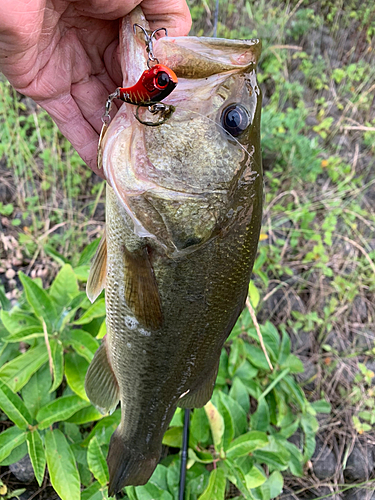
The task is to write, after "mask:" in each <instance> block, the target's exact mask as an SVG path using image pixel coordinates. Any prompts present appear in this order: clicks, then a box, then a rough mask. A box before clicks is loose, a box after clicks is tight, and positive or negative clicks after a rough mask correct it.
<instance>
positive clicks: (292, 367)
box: [281, 354, 305, 373]
mask: <svg viewBox="0 0 375 500" xmlns="http://www.w3.org/2000/svg"><path fill="white" fill-rule="evenodd" d="M281 368H289V371H290V373H302V372H304V371H305V368H304V366H303V363H302V361H301V360H300V359H299V358H298V357H297V356H295V355H294V354H289V356H288V358H287V359H286V360H285V361H284V363H283V365H282V366H281Z"/></svg>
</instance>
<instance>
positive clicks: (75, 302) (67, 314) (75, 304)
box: [58, 292, 90, 331]
mask: <svg viewBox="0 0 375 500" xmlns="http://www.w3.org/2000/svg"><path fill="white" fill-rule="evenodd" d="M88 307H90V301H89V299H88V298H87V295H86V293H85V292H80V293H79V294H78V295H76V296H75V297H74V299H72V300H71V301H70V302H69V303H68V304H66V306H65V310H64V311H63V314H62V315H61V318H60V321H59V323H58V328H59V330H60V331H62V330H63V328H64V327H65V326H66V325H67V324H68V323H70V322H71V321H73V319H74V317H75V315H76V313H77V311H78V309H87V308H88Z"/></svg>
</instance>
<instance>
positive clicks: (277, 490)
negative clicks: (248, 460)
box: [267, 471, 284, 498]
mask: <svg viewBox="0 0 375 500" xmlns="http://www.w3.org/2000/svg"><path fill="white" fill-rule="evenodd" d="M267 483H268V486H269V488H270V493H271V498H276V497H277V496H279V495H280V494H281V492H282V491H283V486H284V478H283V476H282V475H281V474H280V472H278V471H275V472H272V474H271V475H270V477H269V478H268V479H267Z"/></svg>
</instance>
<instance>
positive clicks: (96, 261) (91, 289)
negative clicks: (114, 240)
mask: <svg viewBox="0 0 375 500" xmlns="http://www.w3.org/2000/svg"><path fill="white" fill-rule="evenodd" d="M106 276H107V239H106V234H105V230H104V234H103V237H102V239H101V240H100V243H99V246H98V248H97V250H96V253H95V256H94V258H93V261H92V264H91V268H90V274H89V279H88V280H87V285H86V293H87V297H88V298H89V300H90V302H95V300H96V298H97V297H98V296H99V295H100V293H101V291H102V290H103V288H105V279H106Z"/></svg>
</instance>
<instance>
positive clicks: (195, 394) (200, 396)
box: [177, 364, 219, 408]
mask: <svg viewBox="0 0 375 500" xmlns="http://www.w3.org/2000/svg"><path fill="white" fill-rule="evenodd" d="M218 369H219V364H217V365H216V366H215V369H214V370H213V372H212V373H211V375H210V376H209V377H208V378H207V379H206V380H205V381H204V383H203V384H202V385H201V386H200V387H199V388H198V389H197V390H195V391H192V392H189V393H188V394H186V396H183V397H182V398H181V399H179V400H178V403H177V405H178V406H179V407H180V408H202V407H203V406H204V405H205V404H206V403H207V402H208V401H209V400H210V399H211V396H212V392H213V390H214V386H215V380H216V376H217V371H218Z"/></svg>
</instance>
